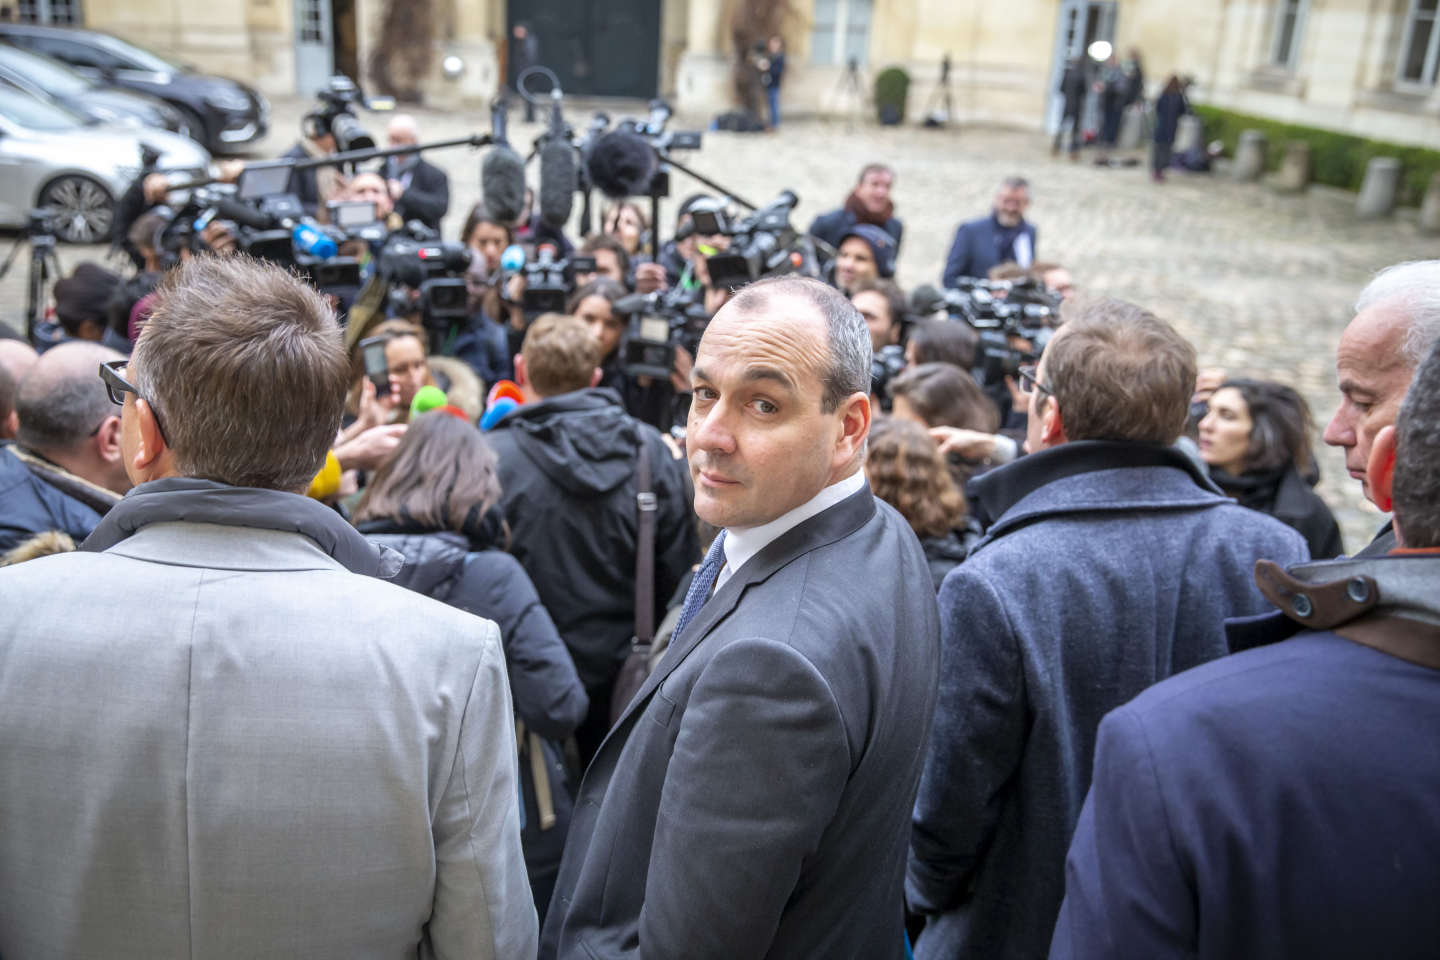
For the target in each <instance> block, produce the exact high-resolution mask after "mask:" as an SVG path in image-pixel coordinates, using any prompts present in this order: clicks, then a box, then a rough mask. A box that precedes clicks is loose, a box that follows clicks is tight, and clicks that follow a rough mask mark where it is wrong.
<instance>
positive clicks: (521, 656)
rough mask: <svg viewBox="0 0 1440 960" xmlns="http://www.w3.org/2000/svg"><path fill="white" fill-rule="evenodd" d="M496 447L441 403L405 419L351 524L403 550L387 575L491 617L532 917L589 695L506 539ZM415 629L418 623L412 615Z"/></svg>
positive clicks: (567, 794)
mask: <svg viewBox="0 0 1440 960" xmlns="http://www.w3.org/2000/svg"><path fill="white" fill-rule="evenodd" d="M499 502H500V480H499V476H498V474H497V472H496V460H495V454H494V452H493V451H492V450H491V449H490V446H489V445H488V444H487V443H486V442H485V438H484V437H483V436H482V435H481V434H480V433H479V432H478V431H477V430H476V429H475V428H474V427H473V426H471V425H470V424H468V423H466V422H465V421H463V420H461V419H459V418H458V417H455V416H452V415H451V414H449V413H447V412H445V411H443V410H440V411H432V412H430V413H427V414H424V415H422V416H421V417H419V418H418V419H416V421H415V422H414V423H412V424H411V425H410V426H409V428H408V429H407V430H406V431H405V437H404V439H402V440H401V441H400V445H399V446H397V447H396V448H395V452H394V453H393V454H391V456H390V459H389V460H388V461H386V462H385V465H384V466H382V467H381V468H380V469H379V471H377V472H376V474H375V477H374V479H373V480H371V482H370V486H369V487H367V488H366V490H365V495H364V496H363V497H362V498H361V500H360V503H359V505H358V507H357V508H356V511H355V522H356V526H358V527H359V528H360V532H361V533H363V534H365V535H366V536H367V537H369V538H370V539H371V540H374V541H376V542H378V543H382V544H384V545H386V546H390V547H393V548H395V549H396V550H398V551H400V553H401V554H403V555H404V557H405V566H404V567H403V568H402V569H401V571H400V573H399V574H398V575H397V576H396V578H395V582H397V583H399V584H400V585H401V586H404V587H408V588H410V589H411V590H414V591H416V592H418V593H423V594H425V595H426V596H428V597H431V598H432V599H435V600H439V601H441V602H442V603H447V604H449V605H450V606H452V607H458V608H460V609H461V610H465V611H467V612H468V613H473V614H475V615H476V616H480V617H484V618H486V619H487V620H494V621H495V622H496V623H497V624H498V625H499V626H500V638H501V641H502V643H503V644H504V648H505V663H506V666H507V669H508V672H509V677H510V692H511V696H512V697H513V699H514V705H515V718H516V722H517V726H518V727H519V728H520V729H519V734H520V736H519V742H520V783H521V793H522V794H523V800H524V810H525V828H524V830H523V831H522V833H521V835H520V840H521V843H522V845H523V846H524V848H525V865H526V868H527V870H528V872H529V874H530V887H531V891H532V892H533V893H534V895H535V908H536V909H537V910H538V911H539V913H540V917H541V921H542V922H543V920H544V916H545V908H546V907H547V906H548V905H549V903H550V894H551V891H552V890H553V889H554V885H555V874H556V872H557V871H558V870H559V869H560V855H561V853H562V852H563V851H564V847H565V833H566V831H567V830H568V829H569V825H570V816H571V808H572V805H573V802H574V801H573V797H574V790H573V788H572V784H573V783H574V782H575V780H576V779H577V778H576V776H575V775H574V773H573V772H572V771H570V770H569V769H568V768H567V766H566V763H565V759H564V747H563V741H564V740H565V739H566V738H567V737H569V736H571V735H572V734H573V733H574V732H575V728H576V727H578V726H579V725H580V721H581V720H583V719H585V713H586V711H587V710H588V709H589V699H588V698H587V697H586V695H585V688H584V687H583V686H582V685H581V684H580V678H579V676H578V675H577V674H576V673H575V664H574V662H573V661H572V660H571V659H570V654H569V652H568V651H567V650H566V649H565V644H564V642H563V641H562V640H561V639H560V634H559V633H557V632H556V630H555V624H554V623H553V622H552V621H551V619H550V614H549V613H547V612H546V611H545V608H544V607H543V606H541V604H540V597H539V596H538V595H537V594H536V592H535V585H534V584H533V583H531V581H530V577H529V576H528V575H527V574H526V573H525V570H524V568H522V567H521V566H520V563H519V561H517V560H516V559H515V558H514V557H512V556H510V554H509V553H508V552H506V551H507V548H508V546H509V539H510V534H509V530H508V529H507V527H506V525H505V521H504V516H503V514H502V513H501V511H500V508H499V506H498V504H499ZM415 626H416V628H417V629H420V630H423V627H424V625H423V624H416V625H415Z"/></svg>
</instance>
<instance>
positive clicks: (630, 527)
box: [490, 388, 699, 696]
mask: <svg viewBox="0 0 1440 960" xmlns="http://www.w3.org/2000/svg"><path fill="white" fill-rule="evenodd" d="M642 442H643V445H644V450H645V452H646V455H647V456H648V457H649V458H650V469H651V477H652V489H653V491H654V493H655V496H656V500H657V508H658V512H657V518H656V534H655V610H656V618H655V620H656V622H657V623H658V622H659V621H660V618H661V617H663V616H664V613H665V601H666V600H667V599H668V598H669V597H670V595H671V594H672V593H674V592H675V588H676V585H677V584H678V583H679V582H680V579H681V578H682V577H683V576H685V574H686V573H688V572H689V570H690V567H691V566H692V565H693V564H694V563H695V562H696V561H697V560H698V559H699V545H698V540H697V537H696V533H695V526H694V524H693V522H692V519H691V491H690V474H689V469H688V467H687V466H686V463H685V460H684V459H683V458H682V457H680V456H678V455H677V453H678V451H672V450H671V448H670V447H669V446H668V445H667V444H666V443H665V441H664V440H663V439H662V438H661V436H660V434H659V432H658V431H656V430H655V429H654V428H652V427H649V426H647V425H645V424H642V423H640V422H639V421H638V420H635V419H634V418H633V417H630V416H628V415H627V414H626V413H625V411H624V410H623V409H622V407H621V403H620V397H619V395H618V394H616V393H615V392H614V391H613V390H608V389H604V388H596V389H590V390H577V391H575V392H573V393H565V394H560V395H559V396H555V397H550V398H547V399H545V400H543V401H540V402H538V403H529V404H525V405H524V406H521V407H520V408H518V409H517V410H515V412H513V413H511V414H510V415H509V416H507V417H506V418H505V419H503V420H501V421H500V422H499V423H498V424H496V426H495V429H494V430H492V431H491V433H490V443H491V446H492V447H493V448H494V450H495V453H496V455H497V456H498V457H499V460H500V484H501V487H502V489H503V490H504V491H505V493H504V497H503V500H502V504H503V508H504V511H505V518H506V520H507V521H508V522H509V524H510V535H511V540H510V549H511V553H513V554H514V556H515V558H516V559H517V560H519V561H520V564H521V565H522V566H523V567H524V568H525V570H526V572H527V573H529V574H530V579H531V580H533V581H534V583H535V589H536V590H537V591H538V592H539V594H540V599H541V601H542V602H543V603H544V604H545V609H547V610H549V611H550V616H551V617H553V618H554V620H555V626H556V627H557V628H559V630H560V636H561V637H562V638H564V640H565V645H566V646H567V647H568V648H569V649H570V654H571V656H572V657H574V659H575V667H576V669H577V670H578V671H579V673H580V680H581V681H582V682H583V683H584V684H585V687H586V689H587V690H590V691H592V696H593V691H595V690H597V689H600V688H603V687H606V686H608V684H609V683H610V682H611V680H612V679H613V678H614V676H615V673H616V671H617V670H618V669H619V667H620V664H621V663H622V662H623V661H624V659H625V657H626V655H627V654H628V653H629V650H630V640H631V638H632V636H633V635H634V632H635V542H636V536H637V528H638V523H639V519H638V517H639V511H638V508H637V506H636V501H635V494H636V480H635V464H636V460H637V456H638V454H639V450H640V446H641V444H642Z"/></svg>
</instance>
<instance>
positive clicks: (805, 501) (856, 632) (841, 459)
mask: <svg viewBox="0 0 1440 960" xmlns="http://www.w3.org/2000/svg"><path fill="white" fill-rule="evenodd" d="M870 359H871V350H870V334H869V330H868V329H867V327H866V325H865V321H864V319H863V318H861V316H860V314H859V313H858V312H856V310H855V309H854V307H852V306H851V305H850V304H849V302H848V301H846V300H845V298H844V297H843V296H842V295H841V294H840V293H839V292H838V291H836V290H834V289H832V288H830V287H828V286H826V285H824V284H822V283H820V282H819V281H815V280H806V279H801V278H797V277H785V278H779V279H772V280H764V281H760V282H758V283H755V284H752V285H751V286H749V287H746V288H744V289H742V290H741V291H740V292H739V294H738V295H737V296H736V297H735V298H734V299H733V300H731V301H730V302H729V303H727V304H726V305H725V306H724V307H723V308H722V309H721V310H720V311H719V312H718V313H717V314H716V315H715V318H714V319H713V320H711V321H710V325H709V327H708V328H707V329H706V331H705V335H704V337H703V339H702V340H701V341H700V348H699V351H698V352H697V354H696V357H695V366H694V370H693V372H692V378H691V379H692V382H693V384H694V388H695V392H694V399H693V401H692V405H691V409H690V419H689V428H688V433H687V452H688V455H689V460H690V474H691V477H692V478H693V479H694V482H695V511H696V513H698V514H699V515H700V518H701V519H702V520H704V521H706V522H707V523H711V524H714V525H715V526H717V527H721V528H722V531H721V533H720V535H719V536H718V537H717V538H716V540H715V544H714V546H713V547H712V548H711V550H710V553H709V554H708V555H707V557H706V559H705V563H704V564H703V565H702V566H701V567H700V569H699V571H698V572H697V573H696V575H695V578H694V580H693V582H692V584H691V586H690V589H689V591H688V593H687V594H686V597H685V604H684V607H683V608H682V610H681V614H680V618H679V621H678V622H677V624H676V628H675V632H674V635H673V639H672V640H671V643H670V648H669V649H668V650H667V651H666V653H665V656H664V658H663V659H662V660H661V661H660V663H659V665H658V667H657V669H656V671H655V672H654V673H653V674H651V675H650V677H649V678H648V679H647V680H646V682H645V683H644V685H643V686H642V687H641V688H640V690H639V691H638V693H637V694H636V695H635V697H634V699H633V700H632V701H631V703H630V705H629V707H628V709H627V710H626V711H625V713H624V714H623V715H622V716H621V717H620V719H619V721H618V722H617V723H616V725H615V727H614V728H613V729H612V730H611V732H610V736H609V737H608V738H607V739H606V741H605V743H604V744H603V745H602V746H601V748H600V751H599V753H597V754H596V756H595V759H594V761H593V762H592V763H591V765H590V768H589V770H588V771H587V773H586V776H585V781H584V783H583V785H582V786H581V788H580V795H579V798H578V799H577V801H576V804H575V819H574V822H573V823H572V824H571V828H570V837H569V841H568V842H567V844H566V850H565V858H564V862H563V863H562V865H561V868H560V876H559V879H558V881H557V884H556V892H555V899H554V900H553V901H552V903H551V906H550V912H549V915H548V916H547V917H546V922H545V931H544V935H543V937H542V942H541V951H540V952H541V956H542V957H547V958H554V957H565V958H572V957H573V958H582V957H594V956H607V957H610V956H621V955H626V956H652V957H687V958H713V960H720V958H730V957H762V956H769V957H826V958H831V960H834V958H841V960H843V958H848V957H854V958H860V957H865V958H881V960H885V958H889V960H897V958H899V957H901V956H902V955H903V952H904V946H903V944H904V938H903V929H904V921H903V916H902V904H901V886H902V881H903V877H904V868H905V848H906V844H907V842H908V838H909V822H908V821H909V817H908V813H909V809H910V805H911V803H912V801H913V799H914V795H915V787H916V783H917V779H918V777H919V772H920V766H919V759H920V758H919V752H918V750H917V745H918V744H920V743H922V742H923V741H924V738H925V736H926V733H927V731H928V729H929V726H930V716H931V711H932V708H933V705H934V701H935V689H936V653H937V632H938V622H937V619H936V609H935V597H934V590H933V587H932V585H931V581H930V577H929V574H928V572H927V569H926V566H925V558H924V555H923V553H922V552H921V550H920V545H919V543H918V541H916V539H915V536H914V534H913V533H912V532H911V531H910V529H909V527H908V526H907V525H906V523H905V521H904V520H903V519H902V518H901V517H900V516H899V515H898V514H897V513H896V512H895V511H894V510H892V509H891V508H890V507H889V506H887V505H885V504H883V503H880V502H878V501H877V500H876V499H875V497H874V496H872V495H871V493H870V489H869V487H868V486H867V484H866V482H865V475H864V471H863V470H862V461H863V458H864V450H865V439H866V436H867V434H868V433H869V429H870V399H869V383H870V373H869V370H870Z"/></svg>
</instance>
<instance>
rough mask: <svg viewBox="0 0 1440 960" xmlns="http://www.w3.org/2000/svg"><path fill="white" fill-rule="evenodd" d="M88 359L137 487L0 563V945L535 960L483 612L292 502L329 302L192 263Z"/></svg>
mask: <svg viewBox="0 0 1440 960" xmlns="http://www.w3.org/2000/svg"><path fill="white" fill-rule="evenodd" d="M102 371H103V378H104V379H105V380H106V382H107V385H108V386H109V387H110V389H111V393H112V398H114V399H116V400H117V402H121V403H122V405H123V406H122V413H121V420H122V430H121V435H122V438H121V443H122V446H123V449H124V457H125V466H126V469H127V471H128V473H129V475H130V478H131V479H132V480H133V481H134V482H135V484H136V486H135V488H134V489H133V490H132V491H131V492H130V493H129V494H128V495H127V496H126V497H125V498H124V499H123V500H122V501H121V502H120V503H119V504H117V505H116V506H115V507H114V508H113V509H112V510H111V511H110V512H109V514H108V515H107V516H106V518H105V520H104V521H103V522H102V523H101V525H100V526H99V527H98V528H97V529H96V531H95V533H94V534H93V535H92V536H91V537H90V539H88V540H87V541H86V542H85V544H84V545H83V547H82V549H81V551H80V552H77V553H71V554H65V555H60V556H53V557H46V558H44V559H40V560H34V561H31V562H28V563H24V564H21V565H19V566H15V567H11V568H6V569H4V570H0V611H3V616H0V956H4V957H7V958H8V957H25V958H36V957H39V958H47V957H56V958H59V957H82V956H84V957H100V956H103V957H107V958H129V957H135V958H141V957H144V958H154V957H169V958H174V957H206V958H229V957H235V958H240V957H247V958H248V957H278V956H289V957H306V958H321V957H333V958H337V960H338V958H345V960H352V958H401V957H415V956H417V955H418V956H421V957H467V958H469V957H500V958H505V960H510V958H516V957H519V958H526V957H531V956H533V955H534V953H535V949H536V921H535V910H534V906H533V903H532V901H531V895H530V888H529V885H528V883H527V882H526V877H525V863H524V860H523V858H522V855H521V850H520V823H519V814H518V811H517V796H518V794H517V787H516V778H515V763H516V761H515V734H514V728H513V724H512V721H511V706H510V694H509V690H508V688H507V686H506V679H505V676H506V675H505V661H504V656H503V654H502V651H501V647H500V637H499V633H498V631H497V629H496V627H495V625H494V624H493V623H490V622H489V621H485V620H480V619H478V618H475V617H471V616H469V615H467V614H464V613H461V612H459V611H457V610H454V609H452V608H450V607H447V606H444V605H442V604H439V603H435V602H433V601H431V600H429V599H426V598H424V597H422V596H419V595H417V594H415V593H412V592H410V591H408V590H405V589H403V588H401V587H398V586H394V585H391V584H388V583H385V582H383V581H382V580H381V579H377V577H380V576H384V575H385V574H387V573H393V572H394V571H395V570H397V569H398V567H399V557H398V555H396V554H394V553H393V552H390V551H385V550H382V549H380V548H377V547H375V546H373V545H371V544H370V543H369V542H368V541H366V540H364V539H363V538H362V537H361V536H360V535H359V534H358V533H356V532H355V531H354V530H353V529H352V528H351V527H349V526H348V525H347V524H346V523H344V521H343V520H341V519H340V518H339V516H338V515H336V514H335V513H334V512H333V511H331V510H329V509H327V508H326V507H324V506H322V505H321V504H319V503H317V502H315V501H312V500H309V499H307V498H305V497H303V496H300V495H298V494H297V493H296V492H295V491H303V490H304V489H305V488H306V486H307V484H308V483H309V482H310V479H311V477H312V476H313V475H314V474H315V472H316V471H317V469H318V468H319V467H320V465H321V463H322V462H323V460H324V457H325V451H326V449H327V448H328V446H329V444H330V442H331V441H332V440H333V438H334V436H335V432H336V429H337V427H338V425H339V421H340V414H341V408H342V404H343V402H344V393H345V387H346V381H347V379H348V364H347V362H346V359H345V355H344V352H343V350H342V349H341V345H340V333H339V330H338V329H337V328H336V324H335V320H334V318H333V316H332V314H331V313H330V311H329V310H328V309H327V308H326V306H325V304H324V301H323V300H322V299H321V298H320V297H319V295H318V294H316V293H315V292H314V291H313V290H311V289H309V288H307V287H305V286H303V285H301V284H300V283H299V282H297V281H296V280H294V279H293V278H292V277H291V276H289V275H288V274H286V273H285V272H284V271H282V270H280V269H278V268H276V267H273V266H266V265H263V264H261V263H259V262H258V261H253V260H249V259H247V258H242V257H232V258H227V259H223V260H221V259H210V258H202V259H197V260H192V261H190V262H189V263H188V264H187V265H185V266H183V267H181V268H180V269H179V270H178V272H177V274H176V275H174V276H173V278H172V280H171V281H170V283H169V284H168V285H167V286H166V287H165V288H163V290H162V294H161V299H160V301H159V303H158V305H157V308H156V311H155V314H154V316H153V317H152V319H151V320H150V322H149V323H148V324H147V326H146V328H145V332H144V334H143V335H142V336H141V338H140V341H139V343H138V345H137V347H136V350H135V355H134V357H133V358H132V360H131V361H130V362H129V365H128V366H125V365H123V361H117V362H115V363H114V364H113V365H111V364H107V365H105V366H104V367H103V368H102Z"/></svg>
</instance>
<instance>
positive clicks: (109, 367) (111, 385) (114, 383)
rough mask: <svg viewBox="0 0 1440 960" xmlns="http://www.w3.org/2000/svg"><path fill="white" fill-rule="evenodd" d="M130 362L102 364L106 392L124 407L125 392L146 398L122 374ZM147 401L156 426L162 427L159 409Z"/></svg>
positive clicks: (115, 361) (112, 361) (163, 429)
mask: <svg viewBox="0 0 1440 960" xmlns="http://www.w3.org/2000/svg"><path fill="white" fill-rule="evenodd" d="M129 362H130V361H129V360H106V361H105V362H104V363H102V364H100V379H101V380H102V381H103V382H104V384H105V392H106V393H108V394H109V395H110V402H111V403H113V404H115V405H116V406H117V407H123V406H124V405H125V394H127V393H133V394H135V398H136V399H137V400H141V399H146V398H144V397H141V396H140V390H139V388H137V387H136V386H135V384H133V383H131V382H130V381H129V380H126V379H125V378H124V377H123V376H122V375H121V371H122V370H124V369H125V367H126V365H127V364H129ZM146 402H147V403H150V412H151V414H153V415H154V417H155V426H157V427H160V413H159V411H157V410H156V409H155V404H154V403H153V402H150V401H149V400H146ZM160 439H162V440H163V439H165V428H164V427H160Z"/></svg>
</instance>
